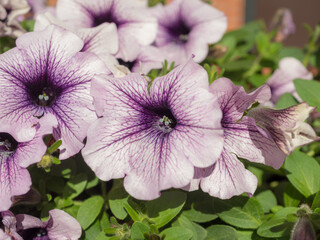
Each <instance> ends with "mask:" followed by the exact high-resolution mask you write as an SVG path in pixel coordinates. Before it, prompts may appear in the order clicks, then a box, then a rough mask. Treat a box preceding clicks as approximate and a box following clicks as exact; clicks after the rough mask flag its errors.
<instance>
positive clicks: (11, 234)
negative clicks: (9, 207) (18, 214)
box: [0, 211, 24, 240]
mask: <svg viewBox="0 0 320 240" xmlns="http://www.w3.org/2000/svg"><path fill="white" fill-rule="evenodd" d="M0 219H1V220H2V226H3V227H4V229H3V230H2V229H1V228H0V239H1V240H24V239H23V238H22V237H21V236H20V235H19V234H18V233H17V226H16V224H17V220H16V218H15V216H14V215H13V213H12V212H10V211H4V212H1V214H0ZM0 225H1V224H0Z"/></svg>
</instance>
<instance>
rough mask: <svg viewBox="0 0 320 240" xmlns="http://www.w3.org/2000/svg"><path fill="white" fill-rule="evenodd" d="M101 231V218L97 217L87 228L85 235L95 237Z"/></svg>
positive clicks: (90, 237) (89, 237) (88, 237)
mask: <svg viewBox="0 0 320 240" xmlns="http://www.w3.org/2000/svg"><path fill="white" fill-rule="evenodd" d="M100 232H101V228H100V219H99V218H97V219H96V220H95V221H94V223H93V224H91V225H90V226H89V227H88V228H87V229H86V230H85V236H86V238H87V239H95V238H96V237H97V236H98V235H99V233H100Z"/></svg>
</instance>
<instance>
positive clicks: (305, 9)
mask: <svg viewBox="0 0 320 240" xmlns="http://www.w3.org/2000/svg"><path fill="white" fill-rule="evenodd" d="M211 3H212V5H214V6H216V7H217V8H219V9H220V10H222V11H224V12H225V13H226V14H227V16H228V20H229V29H237V28H239V27H240V26H242V25H243V24H244V23H245V22H248V21H253V20H256V19H263V20H265V22H266V24H267V26H269V25H270V23H271V19H272V17H273V16H274V15H275V13H276V11H277V10H278V9H279V8H288V9H289V10H290V11H291V13H292V16H293V20H294V23H295V24H296V32H295V34H294V35H291V36H289V37H288V39H286V40H285V42H284V44H285V45H287V46H291V45H296V46H299V47H303V46H304V45H305V44H306V43H307V40H308V32H307V31H306V29H305V28H304V27H303V25H304V23H307V24H309V25H310V26H311V27H312V28H313V27H314V26H315V25H316V24H317V23H318V22H320V14H319V9H320V1H319V0H304V1H300V0H212V1H211Z"/></svg>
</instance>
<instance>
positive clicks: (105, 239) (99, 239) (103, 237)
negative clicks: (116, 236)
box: [94, 231, 109, 240]
mask: <svg viewBox="0 0 320 240" xmlns="http://www.w3.org/2000/svg"><path fill="white" fill-rule="evenodd" d="M94 240H109V238H108V237H107V236H106V234H105V233H104V231H102V232H100V233H99V234H98V235H97V237H96V238H95V239H94Z"/></svg>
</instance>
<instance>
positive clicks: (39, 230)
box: [16, 209, 81, 240]
mask: <svg viewBox="0 0 320 240" xmlns="http://www.w3.org/2000/svg"><path fill="white" fill-rule="evenodd" d="M16 219H17V232H18V234H19V235H20V236H21V237H22V238H23V239H34V240H77V239H79V238H80V236H81V226H80V224H79V223H78V222H77V221H76V220H75V219H74V218H73V217H71V216H70V215H69V214H67V213H66V212H64V211H62V210H59V209H54V210H51V211H49V220H48V221H45V222H42V221H41V220H40V219H38V218H36V217H33V216H30V215H26V214H18V215H17V216H16Z"/></svg>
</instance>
